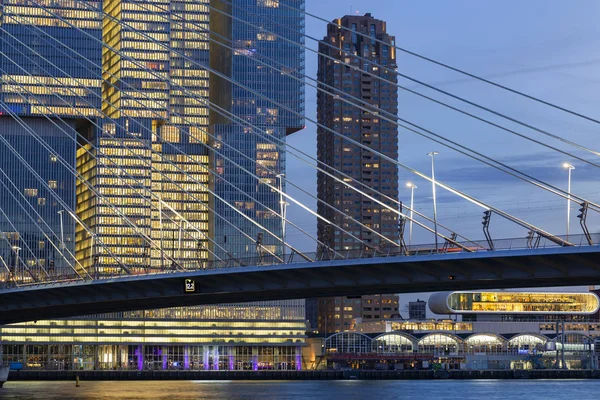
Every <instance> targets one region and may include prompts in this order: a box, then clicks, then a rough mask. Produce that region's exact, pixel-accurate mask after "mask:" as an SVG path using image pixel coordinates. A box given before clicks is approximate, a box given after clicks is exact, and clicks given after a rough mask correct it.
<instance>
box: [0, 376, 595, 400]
mask: <svg viewBox="0 0 600 400" xmlns="http://www.w3.org/2000/svg"><path fill="white" fill-rule="evenodd" d="M0 399H2V400H5V399H6V400H8V399H10V400H17V399H18V400H25V399H27V400H59V399H60V400H63V399H74V400H114V399H131V400H138V399H140V400H141V399H164V400H196V399H207V400H234V399H259V400H280V399H281V400H296V399H307V400H319V399H343V400H359V399H361V400H362V399H367V400H371V399H373V400H384V399H411V400H413V399H436V400H455V399H456V400H458V399H460V400H469V399H477V400H505V399H524V400H525V399H526V400H557V399H569V400H588V399H590V400H591V399H600V380H472V381H462V380H426V381H260V382H255V381H252V382H250V381H135V382H134V381H127V382H123V381H114V382H107V381H103V382H85V381H82V382H81V386H80V387H75V382H10V381H9V382H7V383H6V384H5V385H4V388H3V389H0Z"/></svg>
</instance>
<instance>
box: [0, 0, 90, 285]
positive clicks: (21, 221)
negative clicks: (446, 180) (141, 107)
mask: <svg viewBox="0 0 600 400" xmlns="http://www.w3.org/2000/svg"><path fill="white" fill-rule="evenodd" d="M44 3H46V2H42V4H43V6H42V5H37V4H35V3H28V2H27V3H26V2H23V1H19V0H6V1H4V2H3V8H2V15H0V26H1V27H2V33H0V37H1V41H0V48H1V50H2V55H1V56H0V74H1V76H2V79H1V81H0V115H2V116H0V136H1V138H0V182H1V184H2V186H1V187H0V208H1V211H2V212H0V214H1V215H0V236H1V237H0V257H2V260H0V264H3V263H6V264H7V266H8V267H9V268H10V269H11V271H12V273H14V274H15V276H14V277H13V278H16V279H17V280H22V281H25V282H27V281H32V280H38V279H39V280H43V279H47V276H48V275H50V276H53V277H55V276H59V275H62V274H64V273H69V271H71V269H70V268H69V267H68V266H67V264H73V263H74V258H73V254H74V250H75V232H74V231H75V221H74V220H73V219H72V218H71V217H70V216H69V215H68V214H66V213H65V212H63V213H62V215H61V214H59V212H60V211H61V210H65V209H71V210H73V209H74V208H75V176H74V175H73V174H72V173H71V172H70V170H69V167H74V165H75V151H76V143H77V137H76V136H77V135H76V132H77V130H78V129H79V128H80V123H79V121H78V120H77V119H76V118H81V117H82V116H83V117H95V116H98V115H99V105H100V98H99V93H100V91H99V89H100V54H99V53H98V52H96V51H94V49H96V48H97V47H96V46H95V44H94V38H97V39H99V38H100V35H101V29H100V28H101V27H100V21H99V19H98V13H97V12H94V11H93V10H94V9H96V10H97V9H98V8H99V7H100V2H98V1H89V2H87V6H86V7H85V8H84V7H83V6H80V5H78V3H77V2H74V1H61V0H58V1H53V2H47V3H48V4H44ZM58 12H60V13H61V18H59V17H58V15H55V14H56V13H58ZM71 25H73V26H76V27H77V28H78V29H73V28H72V27H71ZM73 54H79V55H80V57H79V58H78V59H77V60H73ZM74 61H76V62H74ZM13 116H17V117H18V119H15V118H13ZM15 151H16V153H17V154H18V156H17V155H16V154H14V152H15ZM61 242H62V243H61ZM63 246H64V248H65V249H64V250H63V248H62V247H63ZM17 249H19V250H17ZM61 253H62V256H61ZM0 267H2V268H1V270H2V271H3V272H7V269H6V268H5V266H4V265H0Z"/></svg>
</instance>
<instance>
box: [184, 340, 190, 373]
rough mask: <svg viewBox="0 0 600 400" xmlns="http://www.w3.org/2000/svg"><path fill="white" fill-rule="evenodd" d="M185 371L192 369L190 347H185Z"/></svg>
mask: <svg viewBox="0 0 600 400" xmlns="http://www.w3.org/2000/svg"><path fill="white" fill-rule="evenodd" d="M183 369H190V348H189V346H184V347H183Z"/></svg>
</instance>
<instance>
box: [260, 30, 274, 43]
mask: <svg viewBox="0 0 600 400" xmlns="http://www.w3.org/2000/svg"><path fill="white" fill-rule="evenodd" d="M256 38H257V39H258V40H267V41H269V42H272V41H274V40H275V39H277V37H276V36H275V34H273V33H265V32H263V33H257V34H256Z"/></svg>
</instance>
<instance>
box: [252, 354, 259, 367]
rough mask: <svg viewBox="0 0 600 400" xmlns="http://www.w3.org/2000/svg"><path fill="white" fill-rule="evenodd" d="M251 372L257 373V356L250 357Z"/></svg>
mask: <svg viewBox="0 0 600 400" xmlns="http://www.w3.org/2000/svg"><path fill="white" fill-rule="evenodd" d="M252 371H258V356H252Z"/></svg>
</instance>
